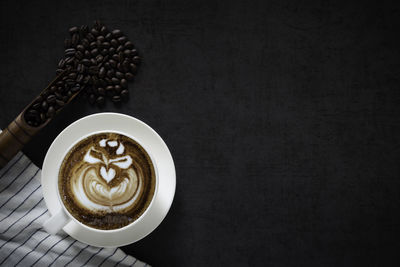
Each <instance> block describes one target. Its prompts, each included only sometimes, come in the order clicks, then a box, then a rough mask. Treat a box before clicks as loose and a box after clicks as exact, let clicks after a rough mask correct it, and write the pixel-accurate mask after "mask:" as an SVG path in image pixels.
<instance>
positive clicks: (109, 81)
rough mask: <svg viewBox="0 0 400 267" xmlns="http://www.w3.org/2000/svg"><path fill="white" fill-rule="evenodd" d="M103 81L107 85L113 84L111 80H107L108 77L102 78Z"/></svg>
mask: <svg viewBox="0 0 400 267" xmlns="http://www.w3.org/2000/svg"><path fill="white" fill-rule="evenodd" d="M104 80H105V81H106V83H107V84H108V85H112V84H113V83H112V81H111V79H110V78H108V77H104Z"/></svg>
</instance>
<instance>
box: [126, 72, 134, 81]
mask: <svg viewBox="0 0 400 267" xmlns="http://www.w3.org/2000/svg"><path fill="white" fill-rule="evenodd" d="M134 77H135V76H134V75H133V74H132V73H130V72H127V73H125V78H126V79H127V80H128V81H132V80H133V78H134Z"/></svg>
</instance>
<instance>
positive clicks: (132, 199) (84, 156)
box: [58, 132, 156, 230]
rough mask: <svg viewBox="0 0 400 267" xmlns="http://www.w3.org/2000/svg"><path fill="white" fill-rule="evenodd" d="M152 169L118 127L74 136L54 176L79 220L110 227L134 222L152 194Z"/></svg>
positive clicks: (91, 224) (98, 227)
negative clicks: (113, 131)
mask: <svg viewBox="0 0 400 267" xmlns="http://www.w3.org/2000/svg"><path fill="white" fill-rule="evenodd" d="M155 184H156V174H155V170H154V166H153V163H152V161H151V159H150V157H149V155H148V154H147V153H146V151H145V150H144V149H143V148H142V146H140V145H139V144H138V143H137V142H135V141H134V140H132V139H131V138H129V137H127V136H125V135H122V134H118V133H108V132H107V133H99V134H94V135H91V136H89V137H87V138H85V139H83V140H81V141H80V142H78V143H77V144H76V145H75V146H74V147H73V148H72V149H70V150H69V152H68V153H67V155H66V156H65V158H64V160H63V162H62V164H61V168H60V171H59V177H58V187H59V192H60V196H61V199H62V201H63V203H64V205H65V207H66V208H67V210H68V211H69V212H70V213H71V214H72V216H74V217H75V218H76V219H77V220H78V221H80V222H82V223H83V224H86V225H88V226H90V227H93V228H97V229H103V230H111V229H117V228H121V227H124V226H126V225H128V224H130V223H132V222H134V221H135V220H136V219H137V218H139V217H140V215H142V214H143V212H144V211H145V210H146V209H147V208H148V206H149V205H150V203H151V200H152V199H153V195H154V191H155Z"/></svg>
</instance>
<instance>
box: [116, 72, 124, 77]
mask: <svg viewBox="0 0 400 267" xmlns="http://www.w3.org/2000/svg"><path fill="white" fill-rule="evenodd" d="M115 77H117V78H118V79H122V78H124V77H125V75H124V74H123V73H122V72H119V71H117V72H115Z"/></svg>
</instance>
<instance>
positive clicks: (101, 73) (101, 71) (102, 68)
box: [99, 67, 106, 78]
mask: <svg viewBox="0 0 400 267" xmlns="http://www.w3.org/2000/svg"><path fill="white" fill-rule="evenodd" d="M105 74H106V69H105V68H104V67H101V68H100V70H99V77H100V78H103V77H104V75H105Z"/></svg>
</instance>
